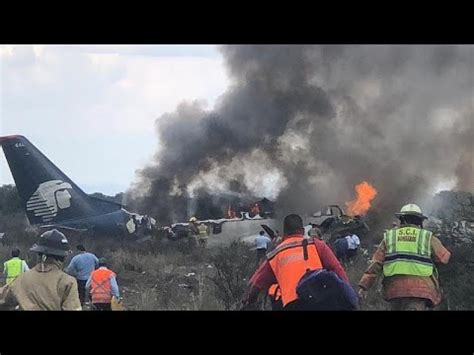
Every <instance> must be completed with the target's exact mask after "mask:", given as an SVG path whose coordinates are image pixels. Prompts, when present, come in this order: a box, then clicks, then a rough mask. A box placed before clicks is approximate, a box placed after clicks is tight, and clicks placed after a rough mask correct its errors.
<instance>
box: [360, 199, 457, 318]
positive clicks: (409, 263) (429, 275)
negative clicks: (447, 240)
mask: <svg viewBox="0 0 474 355" xmlns="http://www.w3.org/2000/svg"><path fill="white" fill-rule="evenodd" d="M396 216H397V217H398V218H399V219H400V225H399V226H396V227H395V228H393V229H390V230H387V231H386V232H385V234H384V239H383V240H382V242H381V243H380V245H379V246H378V249H377V250H376V251H375V253H374V255H373V256H372V260H371V263H370V265H369V267H368V268H367V270H366V271H365V273H364V275H363V276H362V278H361V280H360V281H359V287H360V290H359V296H361V298H362V299H364V298H365V297H366V294H367V291H368V290H369V289H370V287H371V286H372V285H373V284H374V282H375V280H376V279H377V276H378V275H379V274H380V273H383V275H384V279H383V297H384V299H385V300H386V301H388V302H390V305H391V309H392V310H425V309H427V308H431V307H434V306H436V305H438V304H439V303H440V302H441V291H440V287H439V281H438V277H437V270H436V266H435V263H438V264H447V263H448V262H449V258H450V256H451V253H450V252H449V251H448V250H447V249H446V248H445V247H444V246H443V245H442V244H441V241H440V240H439V239H438V238H436V237H435V236H433V235H432V233H431V232H430V231H428V230H425V229H423V220H424V219H426V218H427V217H425V216H424V215H423V214H422V212H421V209H420V207H418V206H417V205H415V204H408V205H405V206H403V207H402V209H401V211H400V213H397V214H396Z"/></svg>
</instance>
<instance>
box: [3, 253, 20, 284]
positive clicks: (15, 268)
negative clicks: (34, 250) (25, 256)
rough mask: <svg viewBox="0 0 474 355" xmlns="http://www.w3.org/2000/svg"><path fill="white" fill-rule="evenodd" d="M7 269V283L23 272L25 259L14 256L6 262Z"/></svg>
mask: <svg viewBox="0 0 474 355" xmlns="http://www.w3.org/2000/svg"><path fill="white" fill-rule="evenodd" d="M4 267H5V268H6V269H7V285H8V284H9V283H10V282H12V281H13V280H15V279H16V278H17V277H18V276H19V275H20V274H21V273H22V272H23V260H21V259H20V258H12V259H10V260H8V261H6V262H5V266H4Z"/></svg>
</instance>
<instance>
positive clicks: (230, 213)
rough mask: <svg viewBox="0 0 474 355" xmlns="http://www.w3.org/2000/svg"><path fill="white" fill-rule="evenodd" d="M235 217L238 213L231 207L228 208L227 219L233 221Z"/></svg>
mask: <svg viewBox="0 0 474 355" xmlns="http://www.w3.org/2000/svg"><path fill="white" fill-rule="evenodd" d="M235 217H236V213H235V211H234V210H233V209H232V207H231V206H230V205H229V207H228V208H227V214H226V218H229V219H232V218H235Z"/></svg>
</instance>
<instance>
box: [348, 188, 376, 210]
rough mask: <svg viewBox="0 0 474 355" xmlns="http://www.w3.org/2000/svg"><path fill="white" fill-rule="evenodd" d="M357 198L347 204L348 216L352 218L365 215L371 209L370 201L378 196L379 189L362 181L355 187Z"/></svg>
mask: <svg viewBox="0 0 474 355" xmlns="http://www.w3.org/2000/svg"><path fill="white" fill-rule="evenodd" d="M355 190H356V193H357V198H356V199H355V200H353V201H350V202H346V206H347V214H348V215H350V216H355V215H364V214H366V213H367V211H368V210H369V208H370V201H372V200H373V199H374V197H375V196H376V195H377V189H376V188H375V187H373V186H372V185H370V184H369V183H368V182H367V181H362V182H361V183H359V184H357V185H356V186H355Z"/></svg>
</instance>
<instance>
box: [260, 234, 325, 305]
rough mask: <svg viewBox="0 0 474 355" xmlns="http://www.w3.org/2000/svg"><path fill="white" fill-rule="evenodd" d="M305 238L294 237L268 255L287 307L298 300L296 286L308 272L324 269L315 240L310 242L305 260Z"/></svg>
mask: <svg viewBox="0 0 474 355" xmlns="http://www.w3.org/2000/svg"><path fill="white" fill-rule="evenodd" d="M303 240H304V238H303V236H294V237H293V236H292V237H289V238H287V239H285V240H284V241H283V242H281V243H280V244H279V245H278V246H277V247H276V248H275V249H274V250H273V251H272V252H270V253H268V254H267V258H268V262H269V263H270V266H271V268H272V270H273V273H274V274H275V277H276V279H277V282H278V285H280V290H281V291H280V292H281V299H282V301H283V305H286V304H288V303H290V302H292V301H294V300H296V299H297V298H298V295H297V294H296V286H297V285H298V281H299V280H300V278H301V277H302V276H303V275H304V273H305V272H306V271H307V270H318V269H322V263H321V259H320V258H319V254H318V250H317V249H316V245H315V244H314V240H312V239H310V240H308V247H307V252H308V259H307V260H305V259H304V248H303Z"/></svg>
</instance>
